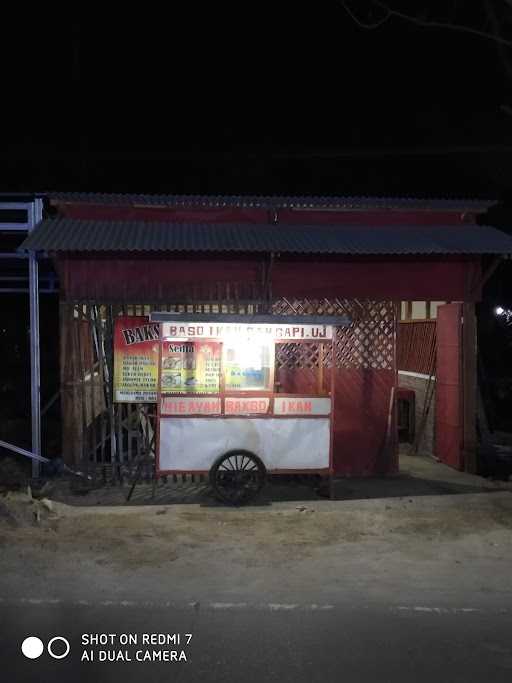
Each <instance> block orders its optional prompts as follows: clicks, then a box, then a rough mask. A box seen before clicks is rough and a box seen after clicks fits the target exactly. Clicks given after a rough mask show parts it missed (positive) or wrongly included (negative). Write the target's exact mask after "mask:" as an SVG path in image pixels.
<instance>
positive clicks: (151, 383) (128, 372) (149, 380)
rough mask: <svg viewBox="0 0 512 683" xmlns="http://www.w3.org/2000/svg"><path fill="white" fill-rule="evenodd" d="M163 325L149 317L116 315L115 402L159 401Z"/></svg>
mask: <svg viewBox="0 0 512 683" xmlns="http://www.w3.org/2000/svg"><path fill="white" fill-rule="evenodd" d="M159 338H160V326H159V324H158V323H150V322H149V319H148V318H147V317H146V316H122V317H119V318H116V321H115V327H114V401H116V402H117V403H155V402H156V392H157V387H158V343H159Z"/></svg>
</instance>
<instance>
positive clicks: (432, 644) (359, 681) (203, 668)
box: [0, 601, 512, 683]
mask: <svg viewBox="0 0 512 683" xmlns="http://www.w3.org/2000/svg"><path fill="white" fill-rule="evenodd" d="M0 629H1V639H0V653H1V661H2V670H1V674H2V675H1V679H2V680H3V681H6V682H7V681H13V682H16V683H24V682H25V681H27V682H29V681H30V682H31V681H38V683H46V682H51V683H60V682H61V681H62V682H63V683H64V682H66V683H69V682H71V681H73V683H79V682H81V681H94V683H103V682H104V681H119V680H122V681H123V683H124V682H129V681H144V683H149V682H150V681H179V682H185V681H206V682H209V681H216V682H221V681H223V682H224V681H228V682H230V681H237V682H238V681H242V682H243V683H253V682H255V683H256V682H258V683H261V682H262V681H280V683H285V682H286V681H294V682H295V683H302V682H306V681H308V682H310V681H323V682H325V681H326V682H330V681H333V682H334V681H336V682H343V683H367V682H370V681H372V682H373V681H378V682H379V683H385V682H387V681H389V682H390V683H391V682H393V683H406V682H407V683H411V682H414V683H421V682H422V681H425V682H427V681H428V683H432V682H433V681H441V682H442V683H449V682H457V681H461V682H464V683H472V682H475V683H476V682H478V683H480V682H488V681H493V683H500V682H501V681H507V682H509V681H510V680H511V677H512V639H511V634H512V611H507V610H505V609H495V608H494V609H488V610H486V609H485V608H484V607H482V608H479V609H478V610H475V611H463V610H462V609H458V608H456V607H454V608H450V607H445V608H442V609H435V608H434V607H428V606H422V607H413V606H411V607H401V608H399V607H393V606H389V607H386V606H382V605H380V606H373V607H372V606H365V605H349V606H345V607H342V606H337V605H334V606H332V607H330V608H329V609H320V608H318V607H315V606H303V607H301V606H299V607H296V608H293V609H290V608H287V607H285V606H268V605H267V606H261V607H257V606H256V607H240V606H230V605H229V604H226V605H217V606H216V607H215V608H213V607H206V608H203V607H202V606H199V607H197V606H196V607H193V606H192V607H189V608H180V609H176V608H173V607H157V606H154V605H152V606H147V605H146V606H145V605H144V604H136V605H133V606H124V607H123V606H120V605H116V604H113V605H105V604H103V605H102V604H99V605H97V606H93V605H87V606H77V605H66V604H64V603H61V604H58V605H51V604H40V605H32V604H23V603H20V602H18V603H16V602H14V601H13V603H11V604H8V603H6V602H4V603H3V604H2V605H0ZM100 633H102V634H115V635H113V639H114V644H107V645H105V646H102V645H94V646H93V645H87V646H84V645H83V644H82V637H83V634H93V635H96V634H100ZM159 633H163V634H180V635H181V642H180V644H179V645H177V644H174V645H173V644H172V643H171V644H165V645H146V644H144V643H143V634H159ZM121 634H131V635H132V636H135V637H136V638H137V644H132V645H122V644H121V643H120V639H121ZM185 634H192V638H191V640H190V643H189V644H188V645H187V640H188V636H186V635H185ZM27 636H37V637H39V638H40V639H41V640H42V641H43V642H44V644H45V645H46V644H47V643H48V641H49V639H50V638H52V637H54V636H64V637H66V638H67V639H68V640H69V643H70V653H69V655H68V656H67V657H65V658H63V659H60V660H58V659H52V657H50V655H49V654H48V653H47V651H46V650H45V651H44V652H43V654H42V655H41V656H40V657H39V658H37V659H33V660H29V659H27V658H25V657H24V656H23V654H22V653H21V650H20V647H21V643H22V641H23V640H24V638H26V637H27ZM62 648H63V643H62V642H56V643H54V646H53V650H54V653H55V654H57V655H58V654H60V653H61V652H62V651H63V650H62ZM90 650H93V651H94V657H95V661H90V662H86V661H81V659H82V656H83V652H84V651H87V652H90ZM100 650H103V651H116V652H119V651H121V652H123V653H124V652H125V651H127V656H128V657H130V658H131V660H132V661H117V662H115V663H108V662H99V661H98V657H99V656H100V655H99V652H100ZM146 650H149V651H150V652H152V651H153V650H156V651H158V652H162V651H172V650H175V651H176V652H177V655H176V656H180V653H181V651H183V652H184V653H185V657H186V658H187V661H186V662H185V661H181V662H180V661H170V662H157V663H153V662H137V661H136V657H137V654H136V653H137V652H141V651H142V652H143V653H145V652H146ZM123 656H124V655H123ZM138 656H139V657H140V656H144V654H143V655H140V654H139V655H138ZM151 656H152V655H151ZM170 656H172V655H170Z"/></svg>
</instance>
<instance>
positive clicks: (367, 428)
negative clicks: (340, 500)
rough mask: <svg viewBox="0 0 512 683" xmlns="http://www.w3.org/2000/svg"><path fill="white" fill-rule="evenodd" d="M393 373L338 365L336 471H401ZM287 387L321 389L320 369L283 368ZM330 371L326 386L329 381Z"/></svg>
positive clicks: (370, 473) (361, 474)
mask: <svg viewBox="0 0 512 683" xmlns="http://www.w3.org/2000/svg"><path fill="white" fill-rule="evenodd" d="M395 377H396V375H395V373H394V372H393V371H391V370H373V369H363V368H360V369H349V368H338V369H336V376H335V388H334V395H335V401H334V416H333V417H334V435H333V436H334V439H333V442H334V448H333V451H334V452H333V456H334V457H333V459H334V470H335V474H336V475H339V476H344V477H365V476H378V475H385V474H394V473H396V472H397V471H398V458H397V450H396V446H397V443H396V428H395V419H396V415H395V412H394V410H393V412H392V414H391V415H390V414H389V413H390V405H391V401H392V391H393V387H394V386H395ZM277 379H278V380H279V381H280V382H281V390H282V391H283V392H290V393H299V394H308V393H310V392H311V393H313V394H316V393H317V372H316V370H308V369H302V370H293V371H291V370H279V371H278V372H277ZM330 381H331V380H330V371H328V370H326V373H325V386H326V387H329V386H330Z"/></svg>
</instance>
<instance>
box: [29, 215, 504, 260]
mask: <svg viewBox="0 0 512 683" xmlns="http://www.w3.org/2000/svg"><path fill="white" fill-rule="evenodd" d="M20 249H21V250H34V251H42V252H48V253H50V252H109V253H111V252H129V253H132V252H145V253H148V252H188V253H190V252H203V253H204V252H217V253H219V252H244V253H289V254H338V255H420V254H423V255H436V254H446V255H463V254H467V255H479V254H503V255H508V254H512V236H510V235H507V234H506V233H504V232H502V231H501V230H498V229H496V228H493V227H490V226H485V225H475V224H472V223H467V224H466V223H465V224H461V225H432V226H430V225H428V226H425V225H410V226H407V225H406V226H404V225H386V226H378V227H372V226H361V225H356V226H351V225H314V224H313V225H302V224H300V225H290V224H284V223H283V224H276V225H272V224H267V223H265V224H254V223H223V224H219V223H165V222H143V221H102V220H99V221H98V220H77V219H71V218H61V219H56V220H44V221H42V222H41V223H40V224H39V225H38V226H37V228H36V229H35V230H34V231H33V232H32V233H31V234H30V235H29V236H28V237H27V239H26V240H25V241H24V242H23V243H22V245H21V246H20Z"/></svg>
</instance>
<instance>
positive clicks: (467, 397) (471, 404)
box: [462, 303, 478, 474]
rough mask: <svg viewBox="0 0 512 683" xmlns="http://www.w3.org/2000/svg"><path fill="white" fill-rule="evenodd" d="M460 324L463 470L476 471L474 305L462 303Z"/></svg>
mask: <svg viewBox="0 0 512 683" xmlns="http://www.w3.org/2000/svg"><path fill="white" fill-rule="evenodd" d="M462 310H463V322H462V395H463V396H462V399H463V402H462V406H463V407H462V410H463V413H462V414H463V425H464V431H463V454H464V469H465V470H466V472H471V473H472V474H475V473H476V471H477V467H478V463H477V454H476V446H477V438H476V414H477V339H476V315H475V304H474V303H464V305H463V309H462Z"/></svg>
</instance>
